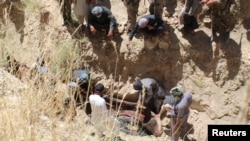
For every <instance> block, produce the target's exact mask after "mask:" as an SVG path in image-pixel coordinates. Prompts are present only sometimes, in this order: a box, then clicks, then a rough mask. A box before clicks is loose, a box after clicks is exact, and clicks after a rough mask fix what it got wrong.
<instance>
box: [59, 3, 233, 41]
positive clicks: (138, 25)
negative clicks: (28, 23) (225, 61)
mask: <svg viewBox="0 0 250 141" xmlns="http://www.w3.org/2000/svg"><path fill="white" fill-rule="evenodd" d="M59 1H60V3H61V4H62V8H61V9H62V13H63V18H64V24H67V23H69V22H71V21H72V19H71V9H73V11H74V13H75V15H76V17H77V19H78V22H79V23H80V24H83V23H84V21H86V23H87V27H88V28H89V30H90V32H91V34H92V35H95V34H96V33H97V32H99V31H106V32H107V36H108V37H110V38H112V37H113V34H114V33H113V32H114V29H115V28H117V25H118V23H117V20H116V18H115V17H114V16H113V14H112V12H111V2H110V0H72V1H68V0H59ZM122 2H123V3H124V5H125V7H126V8H127V15H128V17H127V23H126V31H127V32H128V33H129V39H128V42H127V45H129V43H130V41H131V40H132V38H133V36H134V34H135V33H136V32H137V30H138V29H140V30H141V31H146V33H150V34H151V33H152V34H153V35H155V33H159V32H160V33H161V32H162V31H163V21H162V14H163V7H164V6H165V3H166V1H164V0H148V2H149V4H150V6H149V14H148V15H144V16H142V17H140V18H139V19H138V21H137V18H138V17H137V15H138V9H139V4H140V0H122ZM234 4H235V2H234V0H185V4H184V8H183V9H182V10H181V11H180V14H179V16H178V17H179V26H178V30H180V31H181V32H183V31H184V32H183V33H185V34H186V33H188V34H189V33H194V30H195V29H197V28H198V27H199V24H198V22H197V17H198V15H199V14H200V13H201V11H202V7H203V6H207V7H209V9H210V11H211V19H212V23H211V25H212V26H211V28H212V33H211V41H216V39H217V37H218V36H217V33H219V36H222V39H223V41H225V42H228V41H229V38H230V36H229V35H230V31H232V30H233V28H234V25H235V23H236V18H235V15H234V14H232V12H231V9H232V8H231V7H232V5H234ZM71 7H72V8H71Z"/></svg>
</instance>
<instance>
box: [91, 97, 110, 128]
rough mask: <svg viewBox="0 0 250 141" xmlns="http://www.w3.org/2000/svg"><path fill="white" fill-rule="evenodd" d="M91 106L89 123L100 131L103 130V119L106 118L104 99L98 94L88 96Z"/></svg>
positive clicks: (106, 111)
mask: <svg viewBox="0 0 250 141" xmlns="http://www.w3.org/2000/svg"><path fill="white" fill-rule="evenodd" d="M89 102H90V106H91V110H92V113H91V123H92V124H93V125H94V126H95V127H96V128H97V129H98V130H99V131H101V132H103V131H105V126H106V124H105V121H106V120H107V118H108V110H107V107H106V102H105V100H104V99H103V98H102V97H101V96H100V95H98V94H92V95H90V96H89Z"/></svg>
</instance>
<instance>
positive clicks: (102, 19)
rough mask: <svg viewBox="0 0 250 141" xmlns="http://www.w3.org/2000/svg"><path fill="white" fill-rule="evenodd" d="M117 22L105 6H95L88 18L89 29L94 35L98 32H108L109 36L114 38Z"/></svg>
mask: <svg viewBox="0 0 250 141" xmlns="http://www.w3.org/2000/svg"><path fill="white" fill-rule="evenodd" d="M116 26H117V21H116V19H115V17H114V16H113V15H112V13H111V11H110V10H109V9H108V8H106V7H104V6H95V7H93V8H92V10H91V13H90V15H89V17H88V27H89V29H90V32H91V34H92V35H95V34H96V32H97V31H102V30H108V34H107V36H108V37H110V38H112V37H113V32H114V29H115V28H116Z"/></svg>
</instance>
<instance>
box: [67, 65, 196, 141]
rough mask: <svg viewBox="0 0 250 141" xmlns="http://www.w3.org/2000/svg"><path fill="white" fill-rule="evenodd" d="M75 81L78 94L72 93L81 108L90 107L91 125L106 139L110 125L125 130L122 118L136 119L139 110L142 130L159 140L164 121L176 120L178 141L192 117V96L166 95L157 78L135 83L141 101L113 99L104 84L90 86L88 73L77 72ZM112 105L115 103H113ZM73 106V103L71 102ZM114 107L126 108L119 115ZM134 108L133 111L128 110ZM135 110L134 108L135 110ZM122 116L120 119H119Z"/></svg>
mask: <svg viewBox="0 0 250 141" xmlns="http://www.w3.org/2000/svg"><path fill="white" fill-rule="evenodd" d="M72 78H73V79H71V81H72V82H70V83H69V87H75V88H77V89H78V91H74V92H75V93H72V94H73V96H72V97H74V100H73V101H75V102H74V103H75V104H76V105H75V106H79V105H81V103H82V104H86V101H88V102H87V103H88V104H89V105H86V106H87V107H86V111H85V112H86V114H87V115H89V117H90V123H91V124H93V125H94V126H95V127H96V128H97V129H98V131H99V133H100V135H103V134H104V132H105V130H106V128H105V127H106V126H107V125H106V124H107V123H106V121H110V119H112V120H113V122H114V123H113V124H115V126H116V128H117V130H119V128H120V127H122V123H123V121H122V120H121V119H119V115H120V116H124V115H125V116H127V117H130V118H134V115H135V112H136V107H137V106H139V107H140V108H139V110H140V113H141V115H142V116H141V117H140V118H139V119H138V120H139V121H140V124H139V125H140V126H141V127H142V129H143V130H145V132H146V133H148V134H151V135H154V136H156V137H159V136H161V135H162V133H163V128H162V124H161V120H162V119H163V118H164V117H169V118H172V120H171V122H172V123H171V125H173V127H172V128H171V130H172V134H171V136H172V140H173V141H178V138H179V133H180V130H181V129H180V128H181V126H185V124H186V123H187V120H188V116H189V113H190V112H189V107H190V105H191V103H192V95H191V94H190V93H189V92H184V91H183V90H182V89H181V88H180V87H174V88H172V89H171V90H170V92H169V94H170V95H166V94H165V92H164V90H163V88H162V87H161V86H160V85H159V83H158V82H157V81H156V80H155V79H153V78H142V79H137V80H135V81H134V83H133V89H134V90H135V91H137V93H136V94H137V95H138V96H137V98H136V99H134V98H132V99H131V98H127V99H126V100H124V99H123V100H121V99H117V98H115V97H110V95H109V94H106V93H105V92H106V91H105V86H104V85H103V84H102V83H96V84H94V85H93V87H94V88H93V89H92V88H89V87H92V84H89V82H90V74H89V72H88V71H86V70H75V71H74V72H73V73H72ZM110 101H112V102H110ZM67 102H69V101H67ZM110 103H113V104H114V105H117V103H119V104H121V105H125V108H122V109H120V110H119V111H117V110H116V109H114V108H112V105H111V106H110V105H109V104H110ZM126 107H130V108H126ZM131 107H133V108H131ZM117 116H118V117H117Z"/></svg>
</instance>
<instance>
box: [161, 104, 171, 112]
mask: <svg viewBox="0 0 250 141" xmlns="http://www.w3.org/2000/svg"><path fill="white" fill-rule="evenodd" d="M163 107H164V108H165V109H166V110H167V111H168V112H170V111H171V109H172V106H171V105H170V104H165V105H163Z"/></svg>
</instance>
